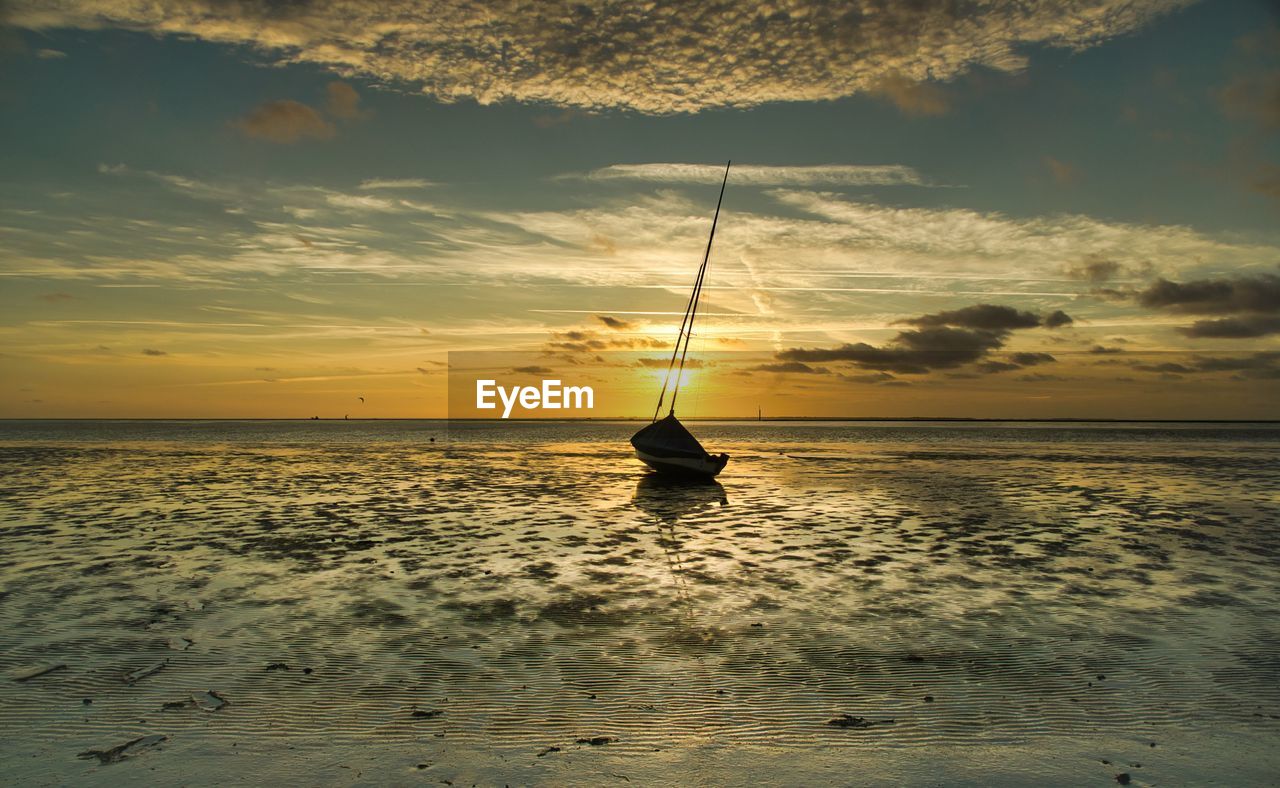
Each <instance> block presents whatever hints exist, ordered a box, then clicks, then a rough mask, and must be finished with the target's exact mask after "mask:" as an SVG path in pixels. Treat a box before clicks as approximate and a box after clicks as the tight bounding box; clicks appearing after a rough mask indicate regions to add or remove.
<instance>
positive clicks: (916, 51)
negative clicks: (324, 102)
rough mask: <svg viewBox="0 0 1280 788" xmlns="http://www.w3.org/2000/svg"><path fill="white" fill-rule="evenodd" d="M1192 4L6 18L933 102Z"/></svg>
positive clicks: (350, 69)
mask: <svg viewBox="0 0 1280 788" xmlns="http://www.w3.org/2000/svg"><path fill="white" fill-rule="evenodd" d="M1186 4H1187V0H989V1H988V2H983V3H955V2H950V1H949V0H924V1H922V2H911V3H892V2H887V0H854V2H848V3H830V4H828V3H819V2H795V3H787V4H780V5H776V6H774V7H772V8H767V7H764V6H761V5H759V4H756V3H736V4H733V3H728V4H720V3H697V4H690V3H687V2H683V0H657V1H656V2H651V3H616V4H607V5H595V4H585V3H579V2H577V1H576V0H503V1H502V2H499V3H497V4H494V3H470V2H463V1H462V0H443V1H442V2H437V3H430V4H426V3H421V2H417V0H388V2H385V3H359V2H355V3H283V4H281V3H276V2H271V1H270V0H243V1H242V2H230V3H229V2H223V1H222V0H155V1H154V2H146V3H142V2H125V1H123V0H67V1H66V2H62V3H55V4H51V3H49V2H47V0H9V2H8V3H6V6H7V8H6V10H7V16H8V19H7V22H8V23H9V24H11V25H14V26H17V27H22V28H28V29H37V30H45V29H53V28H66V27H79V28H101V27H118V28H124V29H129V30H137V31H142V32H147V33H151V34H154V35H173V36H195V37H198V38H202V39H205V40H208V41H213V42H217V43H220V44H229V45H245V46H249V47H252V48H254V49H255V50H257V51H258V52H259V53H261V55H262V56H263V57H265V58H268V59H273V60H275V61H276V62H279V63H315V64H319V65H321V66H324V67H326V68H328V69H329V70H331V71H333V72H334V73H336V74H338V75H340V76H343V77H353V76H358V75H359V76H366V77H370V78H373V79H377V80H380V81H387V82H392V83H401V84H405V85H411V86H415V87H417V88H418V89H420V90H421V91H422V92H423V93H426V94H428V95H431V96H435V97H436V98H438V99H440V100H442V101H457V100H462V99H473V100H475V101H477V102H479V103H481V104H490V103H494V102H500V101H511V100H513V101H521V102H534V103H548V104H553V105H559V106H573V107H585V108H604V107H618V108H629V109H633V110H639V111H641V112H648V113H672V112H696V111H699V110H702V109H706V108H709V107H725V106H753V105H757V104H762V103H766V102H776V101H820V100H829V99H836V98H840V97H842V96H850V95H853V94H856V93H863V92H868V91H870V92H881V93H884V94H886V95H887V96H888V97H889V98H891V99H893V100H896V101H898V102H899V104H900V106H904V107H905V108H908V109H910V110H912V111H920V112H935V111H937V110H938V108H939V107H941V106H943V104H942V103H941V99H939V98H938V97H937V95H936V94H935V93H934V92H933V89H934V88H935V86H934V85H932V84H931V83H933V82H943V81H947V80H951V79H953V78H955V77H956V76H958V75H960V74H963V73H965V72H967V71H969V70H970V69H972V68H974V67H984V68H988V69H994V70H997V71H1001V72H1017V71H1019V70H1021V69H1023V68H1024V67H1025V66H1026V63H1027V57H1026V55H1025V51H1026V50H1027V49H1028V48H1029V47H1031V46H1033V45H1045V46H1052V47H1058V48H1064V49H1070V50H1080V49H1084V48H1087V47H1090V46H1094V45H1097V44H1099V43H1100V42H1102V41H1105V40H1107V39H1110V38H1113V37H1115V36H1118V35H1122V34H1125V33H1128V32H1131V31H1133V30H1136V29H1138V28H1140V27H1141V26H1143V25H1145V24H1146V23H1148V22H1149V21H1151V20H1152V19H1154V18H1155V17H1156V16H1158V15H1160V14H1163V13H1167V12H1169V11H1171V10H1174V9H1177V8H1180V7H1182V6H1184V5H1186ZM897 81H901V83H902V85H904V86H906V85H909V84H910V83H918V84H920V85H922V87H918V88H910V87H895V83H896V82H897ZM886 85H889V86H891V87H888V88H886V87H885V86H886Z"/></svg>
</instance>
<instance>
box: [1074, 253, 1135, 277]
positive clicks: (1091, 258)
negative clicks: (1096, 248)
mask: <svg viewBox="0 0 1280 788" xmlns="http://www.w3.org/2000/svg"><path fill="white" fill-rule="evenodd" d="M1124 270H1125V268H1124V266H1122V265H1120V264H1119V263H1117V262H1116V261H1115V260H1108V259H1107V258H1105V257H1102V256H1100V255H1096V254H1090V255H1085V258H1084V259H1083V260H1080V261H1079V262H1075V261H1073V262H1070V263H1067V264H1066V265H1064V266H1063V267H1062V273H1064V274H1065V275H1067V276H1069V277H1070V278H1072V279H1079V280H1081V281H1084V282H1092V283H1093V284H1102V283H1103V282H1108V281H1110V280H1111V279H1114V278H1115V277H1116V276H1119V275H1120V274H1121V273H1122V272H1124Z"/></svg>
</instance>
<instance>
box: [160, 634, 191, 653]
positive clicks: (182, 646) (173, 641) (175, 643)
mask: <svg viewBox="0 0 1280 788" xmlns="http://www.w3.org/2000/svg"><path fill="white" fill-rule="evenodd" d="M194 643H195V641H194V640H191V639H190V638H176V637H175V638H169V640H168V642H167V643H166V645H168V646H169V648H171V649H173V650H174V651H186V650H187V649H189V648H191V646H192V644H194Z"/></svg>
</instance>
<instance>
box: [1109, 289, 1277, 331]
mask: <svg viewBox="0 0 1280 788" xmlns="http://www.w3.org/2000/svg"><path fill="white" fill-rule="evenodd" d="M1096 293H1097V294H1098V295H1101V296H1103V297H1105V298H1109V299H1112V300H1130V299H1131V300H1133V301H1136V302H1137V303H1138V304H1140V305H1142V306H1145V307H1147V308H1149V309H1159V310H1162V311H1165V312H1172V313H1175V314H1183V315H1215V316H1216V315H1225V317H1215V318H1214V319H1205V320H1197V321H1196V322H1194V323H1192V324H1191V325H1189V326H1182V327H1180V328H1178V332H1179V333H1180V334H1182V335H1183V336H1187V337H1191V338H1193V339H1209V338H1213V339H1251V338H1254V337H1262V336H1268V335H1270V334H1280V276H1276V275H1274V274H1255V275H1252V276H1238V277H1234V278H1218V279H1193V280H1190V281H1186V282H1171V281H1169V280H1167V279H1157V280H1156V281H1155V282H1154V283H1152V284H1151V285H1149V286H1148V287H1146V288H1144V289H1142V290H1099V291H1096Z"/></svg>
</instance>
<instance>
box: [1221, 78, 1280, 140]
mask: <svg viewBox="0 0 1280 788" xmlns="http://www.w3.org/2000/svg"><path fill="white" fill-rule="evenodd" d="M1218 101H1219V102H1220V103H1221V105H1222V111H1223V113H1224V114H1225V115H1226V116H1227V117H1229V118H1232V119H1234V120H1243V121H1248V122H1251V123H1255V124H1257V125H1258V126H1261V127H1262V128H1264V129H1270V130H1275V129H1280V70H1276V71H1266V72H1251V73H1247V74H1240V75H1237V76H1236V77H1235V78H1234V79H1232V81H1231V82H1229V83H1227V85H1226V86H1225V87H1223V88H1222V90H1221V91H1219V92H1218Z"/></svg>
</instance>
